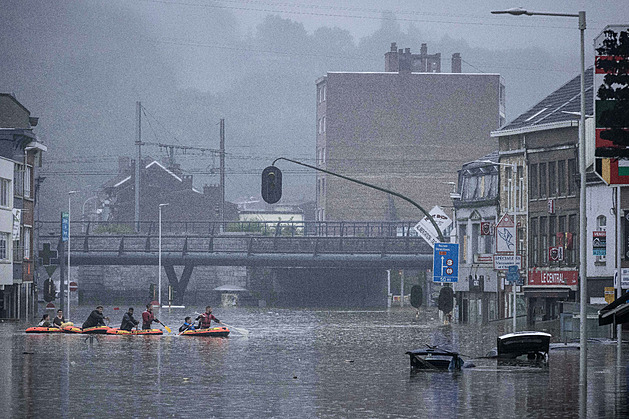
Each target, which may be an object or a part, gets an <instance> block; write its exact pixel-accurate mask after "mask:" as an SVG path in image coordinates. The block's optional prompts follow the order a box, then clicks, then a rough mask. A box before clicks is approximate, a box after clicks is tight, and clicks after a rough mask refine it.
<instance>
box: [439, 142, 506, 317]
mask: <svg viewBox="0 0 629 419" xmlns="http://www.w3.org/2000/svg"><path fill="white" fill-rule="evenodd" d="M497 163H498V152H497V151H495V152H493V153H491V154H488V155H487V156H484V157H481V158H479V159H477V160H474V161H472V162H469V163H466V164H464V165H463V167H462V168H461V170H459V179H458V187H457V191H458V192H457V193H455V194H453V195H451V196H452V197H453V199H452V202H453V204H454V219H455V229H456V232H457V234H456V237H457V242H458V243H459V252H460V254H459V281H458V282H456V283H454V284H453V288H454V291H455V292H456V298H457V306H458V320H459V321H460V322H463V323H468V322H469V323H476V324H480V323H487V322H488V321H490V320H496V319H497V318H499V316H500V315H501V313H500V310H499V308H500V307H501V305H500V301H501V300H502V298H503V295H502V293H501V288H500V285H501V281H498V275H497V272H496V271H495V270H494V264H493V254H494V252H495V241H494V227H495V225H496V223H497V222H498V214H499V212H498V198H499V193H498V192H499V191H498V184H499V183H498V172H499V166H498V164H497Z"/></svg>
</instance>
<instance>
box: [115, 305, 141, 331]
mask: <svg viewBox="0 0 629 419" xmlns="http://www.w3.org/2000/svg"><path fill="white" fill-rule="evenodd" d="M138 324H140V322H139V321H137V320H136V319H135V318H134V317H133V307H129V311H127V312H126V313H125V314H124V316H122V323H120V329H121V330H128V331H131V330H133V328H134V327H135V328H136V329H137V328H138Z"/></svg>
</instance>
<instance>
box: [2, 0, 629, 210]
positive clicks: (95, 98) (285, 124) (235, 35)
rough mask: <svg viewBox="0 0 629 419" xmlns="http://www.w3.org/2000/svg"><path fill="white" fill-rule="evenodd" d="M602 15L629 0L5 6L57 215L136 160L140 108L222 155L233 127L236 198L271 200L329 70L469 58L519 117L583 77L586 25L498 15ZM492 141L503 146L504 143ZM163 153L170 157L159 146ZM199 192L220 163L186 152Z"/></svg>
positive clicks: (298, 192)
mask: <svg viewBox="0 0 629 419" xmlns="http://www.w3.org/2000/svg"><path fill="white" fill-rule="evenodd" d="M516 6H522V7H525V8H528V9H530V10H536V11H557V12H568V13H577V12H578V10H586V12H587V19H588V30H587V32H586V45H587V54H588V55H587V58H586V59H587V65H590V63H591V62H592V60H593V58H592V39H593V38H594V37H595V36H596V35H597V34H598V33H599V32H600V31H601V30H602V29H603V27H604V26H605V25H607V24H620V23H627V22H629V7H627V4H626V2H625V1H553V2H547V1H546V2H545V1H528V2H522V1H520V2H513V3H510V2H505V1H477V0H469V1H439V2H418V1H388V2H382V1H371V0H369V1H343V0H337V1H314V0H312V1H303V0H298V1H290V2H289V1H285V0H284V1H281V0H250V1H242V0H241V1H237V0H223V1H208V0H124V1H122V0H113V1H111V0H85V1H45V0H3V1H1V2H0V14H1V15H2V17H3V25H2V36H1V37H0V54H1V56H2V57H3V59H2V61H1V62H0V70H1V71H0V91H3V92H14V93H15V94H16V96H17V98H18V99H19V100H20V101H21V102H22V103H23V104H24V105H25V106H26V107H27V108H29V109H30V110H31V112H32V114H33V115H35V116H39V117H40V124H39V126H38V127H37V129H36V132H37V133H38V134H39V135H40V137H41V138H42V140H43V141H44V142H45V143H46V144H47V146H48V147H49V152H48V153H47V155H46V157H45V166H44V168H43V171H44V172H45V173H47V174H46V177H47V179H46V181H45V184H44V191H43V195H42V205H43V207H44V208H46V209H47V210H49V211H50V212H51V213H52V214H54V213H57V211H58V210H60V209H61V208H62V207H63V206H64V202H66V203H67V201H66V198H67V195H66V193H67V191H68V190H70V189H78V190H80V191H81V193H80V195H79V196H78V197H77V201H79V200H80V201H81V202H83V201H84V200H85V199H87V198H88V197H90V196H92V195H93V193H94V191H95V190H96V189H97V188H98V186H99V185H100V184H101V183H102V182H104V181H105V180H107V179H108V178H110V177H111V176H113V174H114V173H115V171H116V165H117V163H116V157H117V156H118V155H120V154H122V155H127V156H132V155H133V154H134V147H133V141H134V139H135V138H134V135H135V128H134V124H135V102H136V101H137V100H140V101H142V103H143V105H144V106H145V107H146V112H147V114H146V115H145V121H144V124H143V133H144V136H143V139H144V140H145V141H154V142H162V143H169V144H179V145H190V146H197V147H208V148H218V121H219V119H220V118H225V120H226V137H227V152H228V153H229V154H228V158H227V164H228V179H227V182H226V189H227V197H228V199H231V200H236V199H237V198H242V197H248V196H257V197H259V173H260V172H261V170H262V168H264V167H265V166H267V165H269V164H270V163H271V162H272V161H273V159H274V158H275V157H279V156H286V157H290V158H297V159H301V160H304V161H306V162H313V161H314V157H315V86H314V81H315V80H316V79H317V78H318V77H320V76H322V75H325V72H326V71H339V70H346V71H383V69H384V58H383V57H384V53H385V52H386V51H388V49H389V45H390V43H391V42H397V44H398V47H399V48H406V47H408V48H411V50H412V51H413V52H418V51H419V47H420V44H421V43H423V42H425V43H427V44H428V49H429V53H434V52H441V53H442V57H443V61H442V69H444V70H445V71H448V70H449V68H450V56H451V54H452V53H453V52H460V53H461V55H462V58H463V71H464V72H479V71H480V72H490V73H500V74H501V75H502V76H503V77H504V79H505V84H506V91H507V119H508V120H511V119H513V118H515V117H516V116H517V115H518V114H520V113H522V112H524V111H526V109H528V108H529V107H530V106H532V105H534V104H535V103H536V102H537V101H539V100H540V99H542V98H543V97H544V96H546V95H548V94H549V93H550V92H552V91H553V90H554V89H556V88H558V87H559V86H561V85H562V84H563V83H565V82H566V81H568V80H569V79H570V78H572V77H574V76H576V75H578V71H579V68H578V58H579V56H578V53H579V50H578V41H579V34H578V30H577V19H576V18H544V17H526V16H522V17H513V16H492V15H491V14H490V13H489V12H490V10H492V9H501V8H509V7H516ZM488 141H489V139H488ZM143 152H144V154H149V155H151V156H154V157H156V158H162V157H163V156H164V151H163V150H159V149H158V148H150V147H145V149H144V150H143ZM177 161H178V162H179V163H181V165H182V167H184V168H185V169H187V170H188V171H189V172H190V173H192V174H194V175H195V186H197V187H199V188H200V187H202V186H203V184H204V183H217V182H218V177H217V176H216V175H213V174H210V172H212V171H213V169H214V168H216V167H217V166H218V161H217V160H216V159H212V158H211V157H208V156H200V155H187V156H177ZM283 169H285V171H286V172H287V174H286V177H285V185H286V188H287V189H286V198H287V200H289V201H302V200H312V199H314V175H313V174H312V173H309V172H304V171H303V170H301V169H300V168H296V167H294V166H293V167H288V166H287V167H283Z"/></svg>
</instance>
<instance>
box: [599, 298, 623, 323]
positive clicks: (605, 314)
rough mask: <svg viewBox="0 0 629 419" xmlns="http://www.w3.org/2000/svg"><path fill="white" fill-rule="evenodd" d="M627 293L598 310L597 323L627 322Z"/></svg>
mask: <svg viewBox="0 0 629 419" xmlns="http://www.w3.org/2000/svg"><path fill="white" fill-rule="evenodd" d="M628 301H629V293H625V294H623V295H621V296H620V298H617V299H616V301H614V302H613V303H611V304H608V305H606V306H605V307H603V308H602V309H600V310H599V311H598V325H599V326H603V325H606V324H612V323H616V324H623V323H629V302H628Z"/></svg>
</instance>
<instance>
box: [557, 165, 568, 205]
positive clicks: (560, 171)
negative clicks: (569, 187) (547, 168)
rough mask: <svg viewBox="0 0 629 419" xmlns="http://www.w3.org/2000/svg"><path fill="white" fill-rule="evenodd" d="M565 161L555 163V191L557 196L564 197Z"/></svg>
mask: <svg viewBox="0 0 629 419" xmlns="http://www.w3.org/2000/svg"><path fill="white" fill-rule="evenodd" d="M566 180H567V179H566V161H565V160H560V161H558V162H557V187H558V188H557V189H558V191H557V192H558V194H559V196H566Z"/></svg>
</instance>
